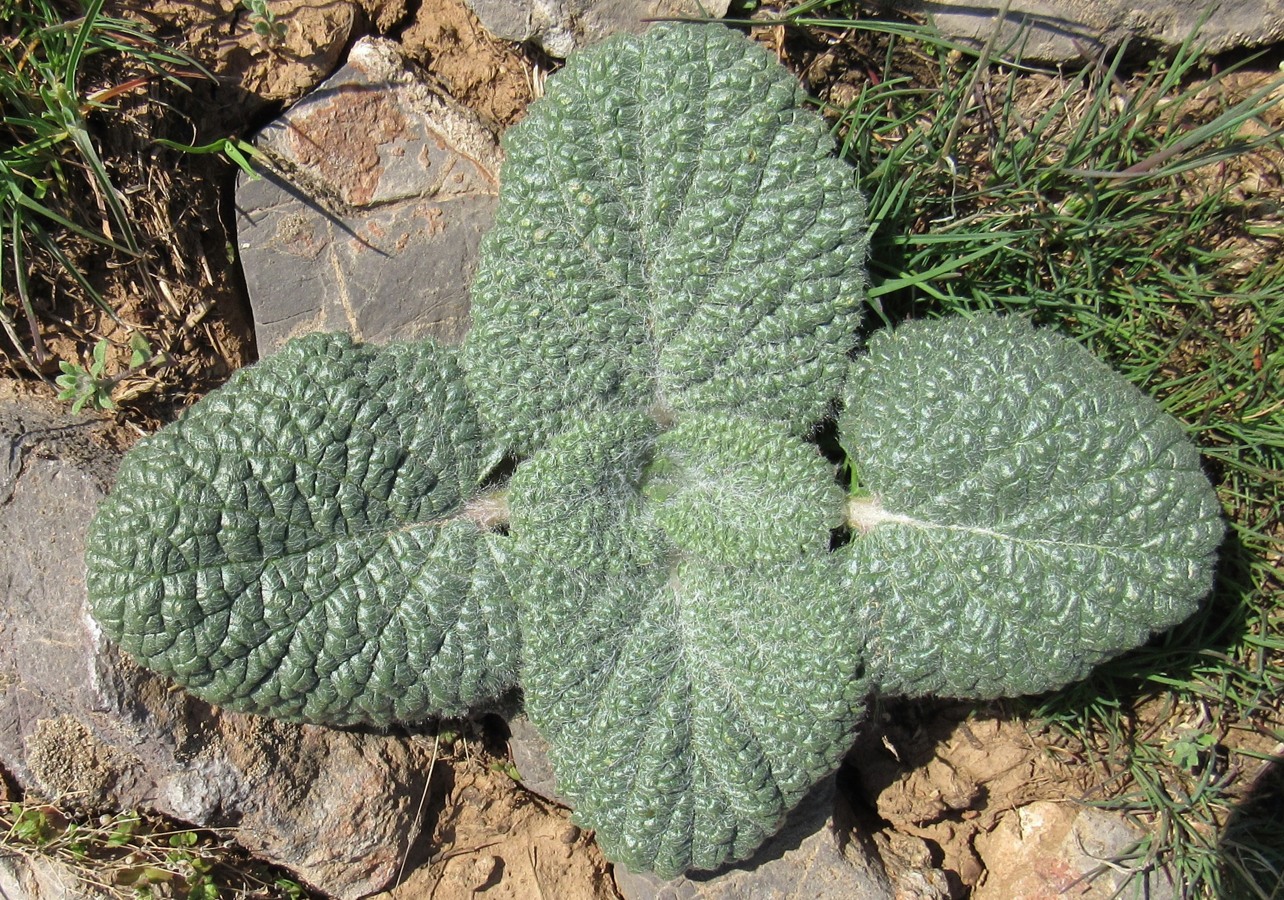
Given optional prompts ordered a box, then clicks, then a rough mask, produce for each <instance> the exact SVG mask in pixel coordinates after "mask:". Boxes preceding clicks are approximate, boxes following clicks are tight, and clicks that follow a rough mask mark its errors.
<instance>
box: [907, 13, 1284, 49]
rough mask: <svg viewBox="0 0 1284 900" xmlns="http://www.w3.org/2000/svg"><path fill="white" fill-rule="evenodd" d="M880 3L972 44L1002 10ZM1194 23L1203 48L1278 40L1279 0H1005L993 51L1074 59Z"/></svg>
mask: <svg viewBox="0 0 1284 900" xmlns="http://www.w3.org/2000/svg"><path fill="white" fill-rule="evenodd" d="M885 5H886V6H888V7H890V8H893V9H895V10H897V11H899V12H902V13H909V14H912V15H914V16H916V17H928V18H930V20H931V21H932V22H933V23H934V24H935V25H936V27H937V28H939V29H940V30H941V31H942V32H944V33H945V34H947V35H950V36H951V37H955V38H960V39H963V40H968V41H972V42H974V43H976V44H981V43H984V42H985V41H987V40H988V39H989V38H990V37H991V36H992V35H994V34H995V29H996V28H1000V18H999V15H1000V13H1002V12H1003V9H1004V3H1002V2H1001V0H980V2H977V0H888V2H886V3H885ZM1205 14H1207V16H1208V18H1207V20H1206V21H1204V20H1203V17H1204V15H1205ZM1201 21H1203V24H1202V25H1201V24H1200V23H1201ZM1196 28H1198V29H1199V37H1198V43H1199V45H1200V46H1201V47H1202V48H1203V49H1204V50H1205V51H1206V52H1209V53H1221V52H1223V51H1226V50H1233V49H1238V48H1243V47H1259V46H1263V45H1266V44H1271V43H1275V42H1277V41H1280V40H1282V39H1284V0H1212V2H1210V0H1011V2H1010V3H1008V4H1007V13H1006V15H1004V16H1003V18H1002V26H1001V29H1002V30H1001V31H1000V33H999V35H998V37H997V39H996V40H995V43H994V49H995V53H996V55H1005V56H1013V55H1016V53H1017V52H1018V51H1019V53H1020V55H1021V56H1022V57H1023V58H1025V59H1029V60H1044V61H1066V60H1078V59H1081V58H1084V57H1091V56H1093V55H1095V54H1098V53H1100V52H1102V51H1103V50H1106V49H1112V48H1115V47H1118V46H1120V45H1121V44H1122V43H1123V42H1124V41H1127V40H1133V39H1138V38H1140V39H1143V40H1147V41H1154V42H1157V43H1160V44H1166V45H1168V46H1176V45H1179V44H1181V43H1182V42H1183V41H1185V40H1186V39H1187V38H1188V37H1189V36H1190V35H1191V34H1192V33H1194V32H1195V30H1196Z"/></svg>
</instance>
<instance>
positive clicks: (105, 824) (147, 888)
mask: <svg viewBox="0 0 1284 900" xmlns="http://www.w3.org/2000/svg"><path fill="white" fill-rule="evenodd" d="M0 855H14V856H19V857H44V858H48V859H50V860H53V861H55V862H57V863H59V864H61V866H63V867H64V868H65V869H66V870H67V871H68V872H69V873H71V874H72V875H74V876H75V877H77V878H79V879H80V881H81V883H82V884H84V885H86V886H92V887H93V888H95V889H96V891H97V893H96V894H95V896H107V897H112V898H121V900H125V898H129V900H151V898H156V900H159V898H178V900H219V898H221V897H229V898H230V897H246V896H253V897H258V898H263V900H307V898H309V897H312V896H313V895H312V894H311V893H310V892H309V891H308V890H307V889H305V888H304V887H303V886H302V885H300V884H299V883H298V882H296V881H294V880H293V879H290V878H286V877H283V876H281V875H279V874H277V873H274V872H271V871H268V870H267V869H265V868H264V867H262V866H259V865H256V864H252V863H249V862H246V861H245V859H244V856H243V854H241V853H240V852H239V851H237V849H236V848H235V847H234V845H232V844H231V843H230V842H229V841H227V840H224V839H222V838H219V837H218V836H217V835H215V834H213V833H210V832H204V831H194V830H191V829H183V828H177V829H176V828H172V827H170V826H168V825H167V824H166V823H164V822H162V821H160V820H158V819H155V818H152V817H144V816H140V815H138V814H136V813H118V814H111V815H102V816H98V817H94V816H90V815H82V814H75V813H69V812H67V811H64V810H62V809H60V808H58V807H56V806H52V805H49V804H39V803H18V802H11V803H8V804H6V805H5V806H3V807H0Z"/></svg>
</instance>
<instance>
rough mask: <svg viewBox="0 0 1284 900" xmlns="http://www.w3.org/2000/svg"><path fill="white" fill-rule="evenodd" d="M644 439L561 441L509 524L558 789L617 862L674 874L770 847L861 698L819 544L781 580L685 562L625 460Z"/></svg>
mask: <svg viewBox="0 0 1284 900" xmlns="http://www.w3.org/2000/svg"><path fill="white" fill-rule="evenodd" d="M711 418H712V417H711ZM640 420H642V421H643V423H642V424H640ZM706 427H707V429H708V430H709V431H711V432H713V431H716V430H717V429H716V428H715V426H714V425H713V424H712V423H711V422H710V423H708V424H707V426H706ZM646 428H647V425H646V424H644V417H642V416H629V415H624V416H603V417H598V418H597V419H594V420H592V421H589V422H586V423H583V424H581V425H577V426H575V427H572V428H571V429H569V430H568V431H566V432H564V433H563V434H562V435H560V436H559V437H557V438H555V439H554V440H553V441H552V442H551V443H550V445H549V446H548V447H547V448H546V449H545V450H544V451H541V452H540V453H538V454H536V455H535V456H534V457H533V458H532V459H531V460H530V461H528V462H527V463H524V464H523V465H522V466H521V467H520V468H519V470H518V473H517V475H516V476H515V477H514V480H513V492H512V502H513V519H512V521H513V536H514V538H515V540H516V542H517V544H518V546H519V547H520V548H521V551H520V552H521V553H523V554H525V556H526V566H525V569H524V577H523V579H522V590H523V594H522V596H523V597H524V598H525V602H524V603H523V604H522V620H523V625H524V629H523V630H524V633H525V634H526V635H527V643H526V644H525V651H524V666H523V675H522V680H523V686H524V689H525V697H526V707H527V712H528V713H529V715H530V716H531V719H532V721H533V722H534V723H535V724H536V725H537V726H538V727H539V728H540V730H541V731H542V732H543V733H544V735H545V737H547V738H548V740H549V741H550V743H551V746H552V754H551V755H552V760H553V766H554V769H555V771H556V774H557V779H558V787H559V790H561V791H562V792H563V793H565V794H566V796H567V797H568V798H570V799H571V800H572V801H573V803H574V805H575V810H576V816H577V817H578V819H579V820H580V821H581V822H583V823H584V824H586V825H588V826H589V827H592V828H593V829H595V830H596V833H597V838H598V840H599V842H600V843H601V844H602V846H603V848H604V850H605V851H606V853H607V855H608V856H609V857H610V858H611V859H614V860H616V861H618V862H622V863H625V864H627V865H629V866H631V867H633V868H635V869H642V870H648V871H655V872H659V873H661V874H674V873H677V872H681V871H685V870H687V869H692V868H695V869H713V868H716V867H717V866H719V865H721V864H722V863H724V862H727V861H728V860H734V859H741V858H744V857H746V856H748V855H749V854H750V853H752V852H753V850H754V849H755V848H756V847H757V846H758V845H759V844H760V843H761V842H762V841H763V840H764V839H765V838H766V837H768V836H770V835H771V834H772V833H774V832H775V831H776V829H778V828H779V827H780V825H781V823H782V821H783V819H784V817H785V815H786V814H787V813H788V811H789V810H790V809H791V808H792V807H793V806H794V805H795V804H796V803H797V802H798V801H799V800H800V799H801V798H802V796H803V795H804V794H805V793H806V792H807V791H808V789H810V788H811V787H812V786H813V785H814V784H815V783H816V782H817V781H819V780H820V779H821V778H823V777H824V776H826V775H827V774H829V773H830V772H832V771H833V770H834V769H835V768H836V767H837V765H838V763H839V762H840V761H841V759H842V757H843V754H844V753H845V752H846V750H847V748H848V747H849V745H850V743H851V739H852V733H853V730H854V728H855V726H856V724H857V723H858V722H859V720H860V718H861V716H862V714H863V707H862V702H863V698H864V693H865V686H864V682H863V681H861V680H860V679H859V678H858V677H857V676H858V674H859V670H860V658H861V650H860V648H861V646H862V641H861V636H860V635H859V633H858V632H857V631H856V630H855V621H854V616H853V614H852V610H851V606H850V604H849V603H848V601H847V599H846V597H845V596H844V595H843V594H842V592H841V590H840V589H839V578H838V575H839V573H838V571H837V570H836V568H835V566H834V560H833V558H832V557H831V556H830V555H829V554H827V553H826V552H825V546H824V541H820V540H817V541H814V542H807V543H812V544H814V545H815V546H814V547H813V550H812V552H810V553H807V554H804V553H802V552H799V551H798V550H796V549H793V548H791V553H790V555H789V560H788V561H786V562H772V563H767V562H760V561H757V560H755V559H754V558H753V557H752V556H751V557H750V558H747V559H745V560H742V561H741V562H740V564H739V565H730V564H721V563H719V562H718V561H716V560H711V559H709V558H703V557H701V556H699V555H697V554H693V553H690V552H684V551H682V550H680V549H679V548H678V547H677V546H675V543H674V541H673V540H671V538H670V535H668V534H667V533H666V532H665V530H664V527H663V517H656V516H654V515H653V514H652V513H653V510H651V509H650V506H651V505H653V504H654V503H655V502H656V501H655V500H654V499H651V498H648V497H646V496H645V495H644V494H643V493H642V492H641V490H640V488H639V486H640V484H641V483H642V481H643V479H644V478H645V474H646V468H647V465H648V458H647V457H648V454H647V453H641V452H640V453H636V454H629V455H624V454H621V453H619V451H618V448H619V447H620V446H621V445H625V446H638V445H639V444H637V443H634V442H632V441H630V440H629V438H631V437H636V436H637V435H638V433H639V431H645V429H646ZM666 437H667V436H666ZM641 446H645V443H643V444H641ZM653 446H654V445H653ZM652 452H654V450H652ZM730 455H731V454H730V453H726V454H725V456H726V457H728V458H729V457H730ZM750 459H751V462H752V453H750ZM809 462H810V460H809ZM731 468H732V471H731V472H729V477H731V478H732V479H734V478H735V475H736V473H735V471H734V466H732V467H731ZM535 485H539V490H538V492H536V491H535ZM528 500H535V501H536V502H538V504H539V510H538V511H533V510H532V511H527V510H526V509H525V508H524V506H525V503H526V502H527V501H528ZM819 530H820V532H821V535H822V536H825V537H827V534H828V532H827V529H826V528H825V527H824V525H823V523H822V525H821V526H820V529H819ZM594 535H601V537H599V538H596V540H594V542H593V544H592V547H593V548H594V549H593V550H587V549H586V550H585V552H579V553H576V554H575V555H574V556H573V557H571V558H568V557H567V555H566V552H565V551H566V548H568V547H578V546H584V545H585V542H586V540H592V539H593V538H592V536H594ZM594 551H596V552H598V553H601V554H602V555H600V556H597V555H595V552H594ZM720 553H721V548H715V550H714V552H713V554H711V555H712V556H714V557H717V556H718V555H719V554H720Z"/></svg>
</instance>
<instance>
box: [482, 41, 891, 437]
mask: <svg viewBox="0 0 1284 900" xmlns="http://www.w3.org/2000/svg"><path fill="white" fill-rule="evenodd" d="M803 99H804V98H803V95H802V93H801V91H800V89H799V86H798V84H797V81H796V80H795V79H794V77H793V76H792V75H790V74H789V73H788V72H787V71H786V70H785V69H784V68H783V67H781V66H780V65H779V64H778V63H777V62H776V61H775V60H774V59H773V58H772V57H771V55H770V54H769V53H768V52H767V51H766V50H764V49H763V48H761V47H758V46H756V45H755V44H753V43H751V42H749V41H747V40H745V39H744V38H743V37H742V36H741V35H739V34H737V33H735V32H733V31H730V30H728V29H726V28H724V27H722V26H717V25H709V26H692V25H665V26H657V27H654V28H652V29H651V30H650V31H648V32H647V33H646V34H644V35H642V36H640V37H639V36H620V37H617V38H615V39H613V40H610V41H607V42H605V43H604V44H602V45H601V46H599V47H597V48H594V49H592V50H589V51H586V52H584V53H581V54H579V55H577V56H575V57H574V58H572V59H571V60H570V61H569V62H568V64H567V66H566V68H565V69H563V70H562V71H561V72H559V73H558V74H557V75H555V76H554V77H553V78H550V79H549V82H548V87H547V95H546V96H545V97H544V98H543V99H542V100H540V101H539V102H537V103H535V104H533V105H532V107H531V109H530V112H529V114H528V116H527V118H526V119H525V120H524V121H523V122H522V123H520V124H519V125H517V126H515V127H513V128H511V129H509V131H508V132H507V133H506V134H505V151H506V154H507V156H506V162H505V165H504V170H503V178H502V188H501V196H500V204H499V211H498V217H497V222H496V225H495V228H494V229H493V230H492V231H491V232H490V234H489V235H488V236H487V237H486V239H485V242H484V244H483V250H482V259H481V262H480V267H479V272H478V275H477V278H476V281H475V283H474V288H473V330H472V332H471V333H470V335H469V338H468V342H467V345H466V349H465V362H466V368H467V369H468V376H469V380H470V384H471V385H472V386H473V388H474V391H475V394H476V396H477V397H478V398H480V399H481V400H482V401H483V405H482V414H483V416H484V418H485V420H486V421H487V423H488V424H489V425H491V426H492V427H493V428H494V429H495V430H496V432H497V433H498V434H500V435H502V436H503V438H504V439H505V440H506V442H507V443H508V445H509V446H510V448H511V449H514V450H516V451H518V452H522V453H528V452H530V451H532V450H533V449H535V448H537V447H538V446H539V445H540V444H541V443H542V442H543V441H544V440H545V439H547V438H548V437H549V436H550V435H552V434H555V433H557V432H558V431H559V430H560V429H562V428H563V427H565V426H566V425H567V424H569V423H571V422H574V421H577V420H580V419H582V418H584V417H586V416H588V415H591V414H593V413H594V412H598V411H608V410H610V411H646V412H648V414H650V415H651V416H652V417H653V418H655V419H656V420H657V421H660V422H667V421H668V420H669V419H670V418H671V417H672V416H673V415H674V414H675V413H677V414H680V413H683V412H694V411H739V412H742V413H744V414H747V415H752V416H756V417H759V418H766V419H772V420H778V421H782V422H786V423H788V424H789V425H790V426H791V427H793V428H794V429H796V430H803V429H806V428H807V427H808V426H810V425H811V424H813V423H814V422H815V421H816V420H818V419H820V418H821V417H823V416H824V415H825V413H826V412H827V410H828V405H829V403H830V402H831V401H832V400H833V399H834V398H835V397H836V396H837V394H838V391H839V388H840V386H841V384H842V381H843V379H844V378H845V376H846V366H847V358H846V354H847V352H848V351H849V350H850V349H851V348H852V346H853V332H854V330H855V328H856V326H857V325H858V324H859V321H860V301H861V298H862V296H863V290H864V284H865V274H864V263H865V252H866V226H865V218H864V203H863V201H862V200H861V198H860V196H859V194H858V193H857V192H856V189H855V175H854V173H853V172H852V171H851V170H850V169H849V168H848V167H847V166H845V165H844V164H843V163H841V162H839V161H838V160H836V159H834V158H833V149H834V144H833V140H832V138H831V137H830V135H829V133H828V129H827V127H826V125H825V123H824V122H823V121H822V120H821V119H820V118H819V117H818V116H816V115H815V114H814V113H813V112H811V111H808V110H805V109H802V108H800V103H801V102H802V101H803Z"/></svg>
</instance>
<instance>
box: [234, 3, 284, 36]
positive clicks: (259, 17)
mask: <svg viewBox="0 0 1284 900" xmlns="http://www.w3.org/2000/svg"><path fill="white" fill-rule="evenodd" d="M269 2H270V0H241V6H242V7H244V9H245V11H246V12H248V13H249V16H250V28H252V29H253V30H254V33H255V34H257V35H258V36H259V37H261V38H262V39H263V42H264V43H265V44H267V45H268V46H269V47H277V46H280V45H281V44H282V43H284V42H285V23H284V22H282V21H280V20H279V19H277V17H276V13H275V12H273V11H272V8H271V6H269V5H268V4H269Z"/></svg>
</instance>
